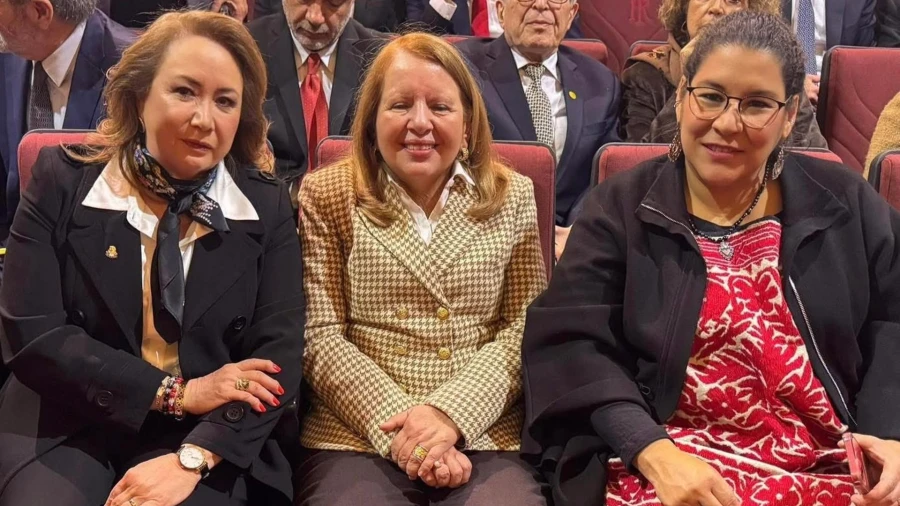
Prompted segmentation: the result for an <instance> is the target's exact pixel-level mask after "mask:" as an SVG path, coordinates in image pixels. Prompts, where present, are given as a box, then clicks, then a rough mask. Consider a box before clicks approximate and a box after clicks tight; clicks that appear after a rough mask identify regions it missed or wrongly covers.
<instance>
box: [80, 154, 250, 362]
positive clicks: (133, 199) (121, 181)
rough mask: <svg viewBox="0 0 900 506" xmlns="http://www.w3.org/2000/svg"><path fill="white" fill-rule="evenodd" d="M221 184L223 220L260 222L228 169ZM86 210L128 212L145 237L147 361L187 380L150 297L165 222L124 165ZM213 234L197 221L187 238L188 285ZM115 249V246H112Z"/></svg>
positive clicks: (100, 185)
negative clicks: (204, 240)
mask: <svg viewBox="0 0 900 506" xmlns="http://www.w3.org/2000/svg"><path fill="white" fill-rule="evenodd" d="M214 170H216V171H218V172H217V173H216V179H215V181H213V184H212V186H210V188H209V191H208V192H207V194H206V195H207V196H208V197H209V198H211V199H213V200H215V201H216V202H218V203H219V207H220V208H221V209H222V214H223V215H225V218H226V219H229V220H236V221H237V220H240V221H256V220H259V215H258V214H256V209H255V208H254V207H253V204H252V203H251V202H250V200H249V199H248V198H247V197H246V196H245V195H244V193H243V192H241V190H240V188H238V186H237V184H236V183H235V182H234V179H232V177H231V174H229V173H228V170H226V169H225V165H224V164H223V163H219V166H218V167H217V168H216V169H214ZM82 205H84V206H87V207H93V208H96V209H106V210H109V211H123V212H125V213H126V215H125V218H126V220H127V221H128V223H129V224H130V225H131V226H132V227H134V228H135V229H136V230H137V231H138V232H140V235H141V286H142V288H143V294H144V297H143V314H144V320H143V339H142V342H141V356H142V358H143V359H144V360H145V361H146V362H149V363H150V364H151V365H153V366H154V367H156V368H158V369H160V370H163V371H165V372H167V373H169V374H173V375H176V376H180V375H181V370H180V367H179V363H178V343H177V342H175V343H172V344H169V343H168V342H166V340H165V339H163V338H162V336H160V335H159V332H157V331H156V327H155V326H154V324H153V296H152V294H151V291H150V280H151V277H150V276H151V274H150V272H151V268H152V264H153V262H152V261H153V254H154V253H155V252H156V228H157V225H159V218H157V217H156V215H155V214H154V213H153V211H152V210H151V209H150V207H149V206H147V204H146V202H144V199H143V197H142V196H141V193H140V192H139V191H138V190H137V189H136V188H135V187H133V186H132V185H131V183H129V182H128V180H127V179H125V177H124V176H123V175H122V172H121V169H120V168H119V163H118V162H110V163H108V164H107V165H106V167H105V168H104V169H103V172H101V173H100V177H98V178H97V181H96V182H95V183H94V186H92V187H91V189H90V191H88V194H87V196H86V197H85V198H84V201H83V202H82ZM210 232H212V229H210V228H207V227H206V226H205V225H201V224H200V223H197V222H196V221H192V222H191V224H190V226H189V227H188V229H187V233H186V234H185V236H184V238H183V239H181V240H180V241H179V242H178V247H179V248H180V249H181V260H182V262H183V264H182V265H183V266H184V279H185V282H187V278H188V272H189V270H190V267H191V258H193V256H194V243H195V242H197V240H198V239H200V238H201V237H203V236H205V235H206V234H208V233H210ZM110 246H114V245H110Z"/></svg>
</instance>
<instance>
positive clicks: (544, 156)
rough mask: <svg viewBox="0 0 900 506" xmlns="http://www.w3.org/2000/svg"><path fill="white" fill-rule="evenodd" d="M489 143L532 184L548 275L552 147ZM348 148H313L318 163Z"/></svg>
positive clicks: (324, 144)
mask: <svg viewBox="0 0 900 506" xmlns="http://www.w3.org/2000/svg"><path fill="white" fill-rule="evenodd" d="M493 147H494V152H495V153H496V154H497V156H499V157H500V158H501V159H502V160H503V161H504V162H505V163H506V164H507V165H509V166H510V167H512V168H513V169H514V170H515V171H516V172H519V173H520V174H522V175H525V176H528V177H529V178H530V179H531V181H532V183H533V184H534V198H535V204H536V206H537V213H538V228H539V231H540V239H541V252H542V253H543V255H544V263H545V265H546V268H547V275H548V276H549V275H550V271H551V269H552V266H553V258H554V247H553V241H554V235H555V224H556V219H555V216H556V212H555V209H556V177H555V174H556V158H555V156H554V154H553V151H551V150H550V148H549V147H548V146H546V145H544V144H541V143H538V142H495V143H494V144H493ZM349 152H350V137H347V136H331V137H326V138H325V139H322V141H321V142H320V143H319V147H318V150H317V151H316V154H317V156H318V160H319V166H325V165H329V164H331V163H334V162H337V161H338V160H340V159H341V158H343V157H345V156H346V155H347V154H349Z"/></svg>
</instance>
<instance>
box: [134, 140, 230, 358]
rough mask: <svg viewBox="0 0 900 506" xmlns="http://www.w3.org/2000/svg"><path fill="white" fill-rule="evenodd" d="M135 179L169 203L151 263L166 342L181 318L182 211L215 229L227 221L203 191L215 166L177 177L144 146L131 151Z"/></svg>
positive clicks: (174, 336) (177, 332)
mask: <svg viewBox="0 0 900 506" xmlns="http://www.w3.org/2000/svg"><path fill="white" fill-rule="evenodd" d="M134 162H135V166H136V167H137V170H138V180H139V181H140V183H141V184H143V185H144V187H145V188H146V189H147V190H150V191H151V192H153V193H154V194H155V195H157V196H158V197H160V198H161V199H163V200H165V201H167V202H168V203H169V204H168V205H167V206H166V210H165V212H164V213H163V215H162V217H161V218H160V219H159V225H158V227H157V229H156V253H155V254H154V255H153V263H152V264H151V276H150V277H151V282H150V286H151V293H152V295H153V322H154V326H155V327H156V330H157V332H159V335H160V336H162V338H163V339H165V341H166V342H167V343H169V344H171V343H174V342H177V341H179V340H180V339H181V331H182V328H181V325H182V322H183V318H184V285H185V278H184V264H183V262H182V257H181V248H179V246H178V242H179V235H180V234H179V219H178V217H179V216H180V215H182V214H187V215H188V216H190V218H191V219H192V220H194V221H196V222H198V223H200V224H203V225H205V226H207V227H209V228H211V229H213V230H215V231H217V232H227V231H228V230H229V229H228V223H227V222H226V221H225V215H224V214H222V209H221V208H220V207H219V203H218V202H216V201H215V200H213V199H211V198H209V197H208V196H207V195H206V193H207V192H208V191H209V189H210V188H211V187H212V185H213V182H214V181H215V180H216V173H217V172H218V171H217V170H216V168H215V167H214V168H212V169H211V170H209V171H208V172H207V173H206V175H205V176H203V177H202V178H200V179H196V180H193V181H180V180H177V179H175V178H173V177H171V176H170V175H169V173H168V172H167V171H166V170H165V169H164V168H163V167H162V166H161V165H160V164H159V162H157V161H156V159H154V158H153V156H151V155H150V152H149V151H147V149H146V148H145V147H143V146H138V147H137V148H136V149H135V151H134Z"/></svg>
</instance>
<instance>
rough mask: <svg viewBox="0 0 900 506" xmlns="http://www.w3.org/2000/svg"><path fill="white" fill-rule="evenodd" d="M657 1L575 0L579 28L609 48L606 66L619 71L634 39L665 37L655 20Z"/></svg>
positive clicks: (658, 1) (657, 9)
mask: <svg viewBox="0 0 900 506" xmlns="http://www.w3.org/2000/svg"><path fill="white" fill-rule="evenodd" d="M659 4H660V0H599V1H596V2H579V5H581V10H580V11H579V12H580V13H581V31H582V32H583V33H584V36H585V37H591V38H595V39H600V40H602V41H603V43H604V44H606V47H607V50H608V51H609V57H608V58H607V63H606V66H607V67H609V69H610V70H612V71H613V72H615V73H617V74H621V72H622V68H623V66H624V64H625V59H626V58H628V56H629V49H630V48H631V45H632V44H633V43H634V42H635V41H638V40H665V39H666V37H667V36H668V34H667V33H666V30H665V28H663V27H662V24H660V22H659V16H658V15H657V12H658V11H659Z"/></svg>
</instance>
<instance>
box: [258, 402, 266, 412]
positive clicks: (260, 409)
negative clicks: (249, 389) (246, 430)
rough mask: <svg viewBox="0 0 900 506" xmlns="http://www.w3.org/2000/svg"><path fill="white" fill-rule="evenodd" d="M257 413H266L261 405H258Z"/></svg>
mask: <svg viewBox="0 0 900 506" xmlns="http://www.w3.org/2000/svg"><path fill="white" fill-rule="evenodd" d="M259 412H260V413H265V412H266V407H265V406H263V405H262V404H260V405H259Z"/></svg>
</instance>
